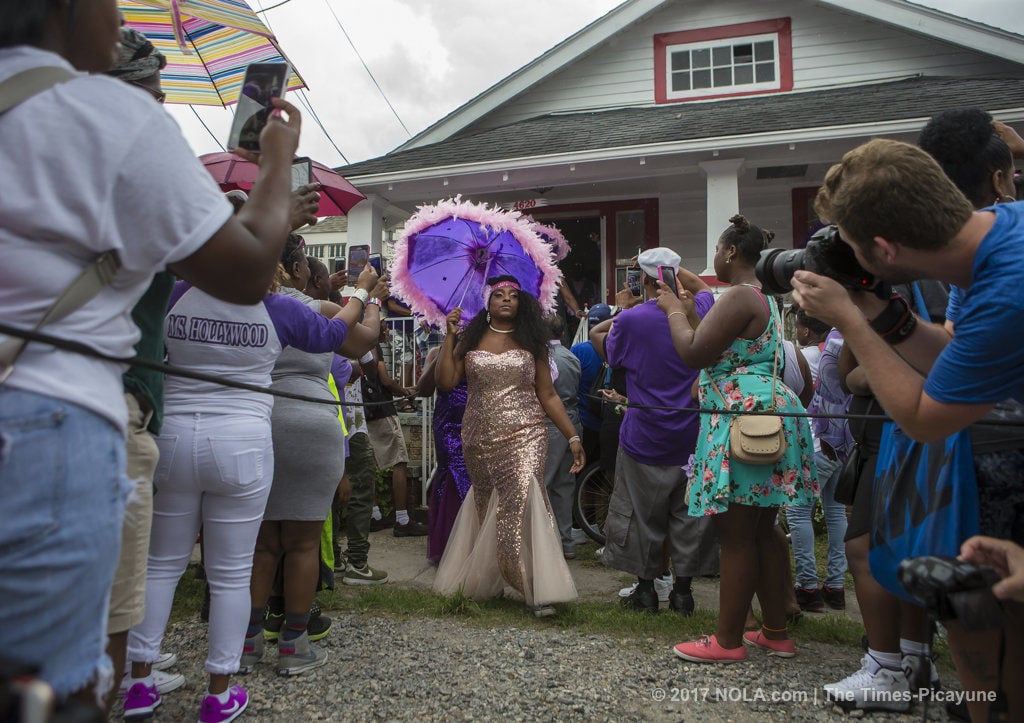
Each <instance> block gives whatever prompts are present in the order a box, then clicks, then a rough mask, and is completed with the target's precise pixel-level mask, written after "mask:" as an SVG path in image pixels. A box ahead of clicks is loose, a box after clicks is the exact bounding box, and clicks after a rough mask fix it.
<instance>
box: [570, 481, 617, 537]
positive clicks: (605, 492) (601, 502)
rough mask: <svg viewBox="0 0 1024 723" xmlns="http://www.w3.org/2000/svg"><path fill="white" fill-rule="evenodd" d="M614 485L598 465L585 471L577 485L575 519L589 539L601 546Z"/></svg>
mask: <svg viewBox="0 0 1024 723" xmlns="http://www.w3.org/2000/svg"><path fill="white" fill-rule="evenodd" d="M613 485H614V479H613V477H612V476H611V475H610V474H608V473H607V472H605V470H603V469H601V465H600V464H596V463H595V464H592V465H590V466H589V467H587V468H586V469H585V470H583V472H582V473H581V474H580V479H579V482H578V483H577V484H576V499H575V500H574V504H573V517H574V518H575V519H576V523H577V524H578V525H579V526H580V528H581V529H582V530H583V531H584V532H586V533H587V537H589V538H590V539H592V540H593V541H594V542H596V543H597V544H599V545H603V544H604V520H605V518H606V517H607V516H608V500H610V499H611V496H612V486H613Z"/></svg>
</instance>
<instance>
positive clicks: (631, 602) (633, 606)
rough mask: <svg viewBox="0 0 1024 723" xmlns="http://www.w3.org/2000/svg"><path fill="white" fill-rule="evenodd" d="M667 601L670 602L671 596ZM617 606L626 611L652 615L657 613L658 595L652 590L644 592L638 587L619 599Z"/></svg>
mask: <svg viewBox="0 0 1024 723" xmlns="http://www.w3.org/2000/svg"><path fill="white" fill-rule="evenodd" d="M669 599H670V600H671V595H669ZM619 604H620V605H622V607H624V608H626V609H628V610H636V611H637V612H641V613H652V614H653V613H656V612H658V593H656V592H655V591H654V589H653V588H648V589H646V590H644V589H641V588H640V586H639V585H638V586H637V587H636V589H635V590H633V592H631V593H630V594H629V595H627V596H626V597H624V598H621V599H620V600H619Z"/></svg>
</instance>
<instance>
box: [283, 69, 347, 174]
mask: <svg viewBox="0 0 1024 723" xmlns="http://www.w3.org/2000/svg"><path fill="white" fill-rule="evenodd" d="M296 97H297V98H298V99H299V103H300V104H302V106H303V107H304V108H306V109H308V110H309V114H310V115H311V116H312V117H313V122H314V123H316V124H317V125H318V126H320V130H322V131H323V132H324V135H325V136H327V140H328V141H329V142H330V144H331V145H332V146H334V150H336V151H337V152H338V155H339V156H341V160H343V161H345V164H346V165H348V163H349V162H350V161H349V160H348V158H347V157H346V156H345V154H344V153H342V152H341V149H340V148H338V144H337V143H335V142H334V139H333V138H332V137H331V134H330V133H328V132H327V129H326V128H324V124H323V122H322V121H321V120H320V116H319V115H318V114H317V112H316V111H315V110H314V109H313V101H312V100H311V99H310V98H309V92H308V91H307V90H306V89H305V88H299V90H298V96H296Z"/></svg>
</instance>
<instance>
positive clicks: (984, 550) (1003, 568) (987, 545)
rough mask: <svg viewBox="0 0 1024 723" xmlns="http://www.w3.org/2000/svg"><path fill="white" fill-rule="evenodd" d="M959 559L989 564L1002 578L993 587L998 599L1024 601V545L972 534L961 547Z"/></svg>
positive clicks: (976, 563)
mask: <svg viewBox="0 0 1024 723" xmlns="http://www.w3.org/2000/svg"><path fill="white" fill-rule="evenodd" d="M960 559H961V560H965V561H967V562H970V563H973V564H975V565H988V566H989V567H991V568H992V569H994V570H995V571H996V573H998V574H999V576H1000V577H1001V578H1003V579H1002V580H1001V581H1000V582H997V583H996V584H995V585H993V586H992V594H993V595H995V596H996V597H997V598H998V599H1000V600H1016V601H1017V602H1024V547H1021V546H1020V545H1017V544H1015V543H1014V542H1012V541H1010V540H997V539H995V538H993V537H983V536H981V535H975V536H974V537H972V538H971V539H969V540H967V541H966V542H965V543H964V544H963V546H962V547H961V548H960Z"/></svg>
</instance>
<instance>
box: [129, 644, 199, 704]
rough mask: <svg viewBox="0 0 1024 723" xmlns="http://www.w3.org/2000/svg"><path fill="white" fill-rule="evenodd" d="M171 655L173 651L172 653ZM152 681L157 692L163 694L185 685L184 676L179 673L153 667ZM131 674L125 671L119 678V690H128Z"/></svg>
mask: <svg viewBox="0 0 1024 723" xmlns="http://www.w3.org/2000/svg"><path fill="white" fill-rule="evenodd" d="M172 655H173V653H172ZM152 675H153V683H155V684H156V689H157V692H158V693H160V694H161V695H163V694H164V693H170V692H171V691H172V690H177V689H178V688H180V687H181V686H183V685H185V676H184V675H182V674H181V673H165V672H164V671H162V670H157V669H156V668H153V673H152ZM131 680H132V677H131V674H129V673H125V676H124V677H123V678H122V679H121V687H120V688H119V691H120V692H121V693H124V692H125V691H126V690H128V686H129V685H130V684H131Z"/></svg>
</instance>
